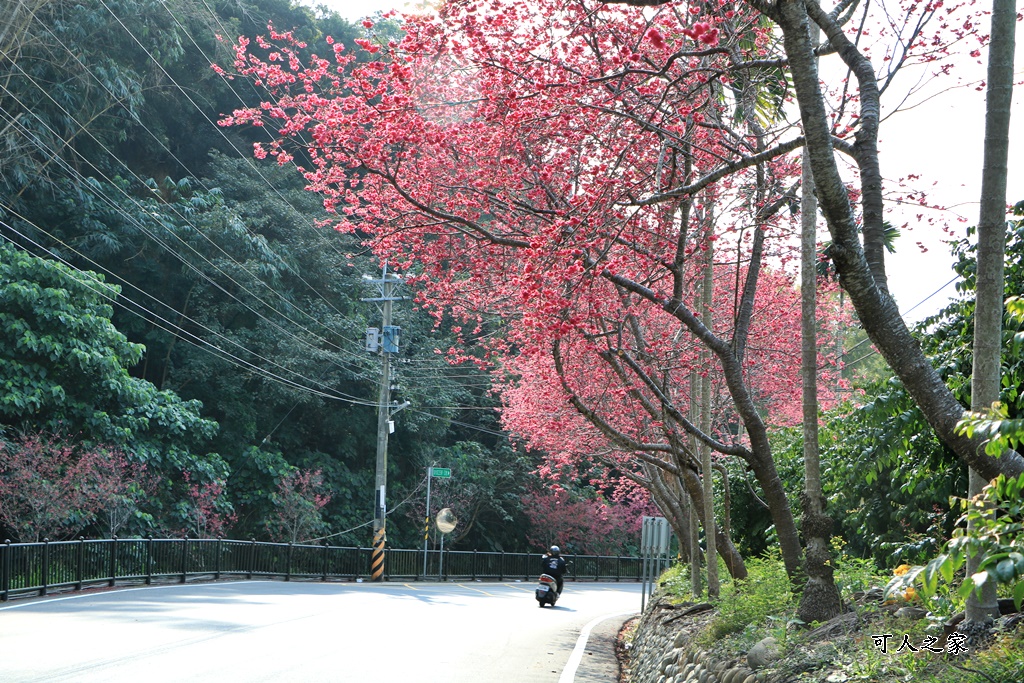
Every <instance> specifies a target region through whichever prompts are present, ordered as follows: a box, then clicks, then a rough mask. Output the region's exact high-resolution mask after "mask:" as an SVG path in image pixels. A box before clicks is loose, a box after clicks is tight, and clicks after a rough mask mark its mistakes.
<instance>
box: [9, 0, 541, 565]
mask: <svg viewBox="0 0 1024 683" xmlns="http://www.w3.org/2000/svg"><path fill="white" fill-rule="evenodd" d="M13 7H14V12H13V14H7V13H5V16H4V17H3V18H2V19H0V24H2V30H0V41H2V44H0V116H2V118H0V140H2V144H3V149H4V154H3V155H2V159H0V235H2V237H3V244H2V245H0V255H2V259H0V269H2V277H0V301H2V306H0V340H2V341H0V346H2V352H0V380H2V386H3V391H2V394H0V423H2V425H3V431H2V438H3V439H4V443H5V460H4V467H3V468H2V470H0V471H4V472H6V473H8V474H5V475H3V477H2V479H3V484H2V496H3V501H4V502H3V503H2V505H0V510H2V511H3V513H4V516H3V517H2V519H3V523H2V527H3V531H2V532H0V536H3V537H4V538H7V537H9V538H12V539H14V540H22V541H28V540H37V539H41V538H44V537H49V538H51V539H59V538H64V537H69V536H77V535H79V534H82V533H84V534H86V535H108V534H110V533H118V534H120V535H122V536H124V535H134V534H156V535H160V534H181V533H187V534H189V535H191V536H196V535H199V536H208V535H215V534H220V535H231V536H233V537H241V538H248V537H249V536H254V537H257V538H273V539H277V540H308V539H312V538H318V537H323V536H329V535H330V536H331V542H333V543H336V544H342V545H366V544H368V542H369V531H368V530H367V529H366V528H365V527H364V525H365V523H366V522H367V521H368V520H369V519H370V518H371V516H372V503H373V466H374V452H375V448H376V438H377V410H376V402H377V393H378V386H379V384H380V362H379V360H378V358H377V357H376V356H375V355H373V354H370V353H367V352H366V351H365V350H364V341H363V336H364V332H365V329H366V328H367V327H371V326H379V325H380V312H379V310H378V309H377V308H376V307H375V306H374V304H372V303H364V302H362V301H361V300H360V299H361V298H363V297H369V296H373V291H372V288H370V287H367V286H365V285H364V283H363V276H364V275H371V276H373V275H376V274H378V273H379V270H380V262H379V261H377V260H376V258H374V257H373V255H372V254H370V253H369V251H368V250H367V249H366V247H365V245H364V244H362V243H361V241H360V239H359V238H358V237H357V236H352V235H341V234H339V233H337V232H335V231H332V230H330V229H329V228H323V227H320V226H319V225H318V224H319V221H321V220H322V219H323V218H324V215H325V214H324V210H323V206H322V201H321V198H320V197H318V196H317V195H315V194H311V193H309V192H305V191H303V181H302V179H301V177H299V176H298V175H297V174H295V173H294V171H292V170H291V169H282V168H278V167H277V166H276V165H273V164H268V163H259V162H255V161H254V160H253V159H252V154H251V151H252V148H253V144H254V142H256V141H259V140H265V139H267V138H266V136H265V135H263V134H262V131H260V130H259V129H253V130H248V131H241V130H238V129H225V128H222V127H220V126H218V125H216V123H217V121H218V120H219V119H220V118H221V117H222V116H224V115H225V114H228V113H230V112H231V111H232V110H233V109H235V108H238V107H241V106H249V105H253V104H255V103H257V102H259V100H260V97H262V94H261V93H260V91H259V90H258V89H256V88H254V87H253V85H252V84H251V83H249V82H246V81H242V80H234V81H233V80H231V79H229V78H226V77H225V76H223V75H220V74H218V73H217V71H216V70H215V69H214V68H212V65H213V64H215V63H230V61H231V59H232V57H233V55H232V52H231V50H230V49H229V45H230V41H231V40H233V39H234V38H235V37H236V36H238V35H241V34H248V35H253V34H255V33H258V32H262V31H266V27H267V25H268V23H271V22H272V23H273V24H275V25H277V26H284V27H288V28H292V29H293V30H294V31H295V35H296V36H298V37H301V38H304V39H306V40H308V41H309V42H310V44H311V45H314V44H320V45H322V44H323V39H324V37H325V36H326V35H331V36H333V37H334V39H335V40H337V41H339V43H344V44H347V45H349V46H352V41H353V39H355V38H356V37H357V36H358V35H359V30H357V28H356V27H353V26H351V25H349V24H348V23H346V22H344V21H343V20H341V19H339V18H338V17H336V16H332V15H330V14H319V13H316V12H313V11H312V10H309V9H306V8H302V7H298V6H295V5H292V4H291V3H290V2H287V1H284V2H282V1H280V0H266V1H264V0H258V1H257V2H242V3H208V2H205V1H204V0H180V1H175V2H169V3H168V2H159V1H156V0H154V1H149V0H141V1H140V2H135V1H134V0H130V1H129V2H106V1H104V0H90V1H87V2H68V1H64V0H52V1H50V0H46V1H38V0H30V1H26V2H17V3H14V5H13ZM225 37H226V38H227V40H228V41H229V42H224V41H222V38H225ZM312 51H313V48H310V49H309V50H308V51H307V53H311V52H312ZM401 293H402V294H404V295H407V296H412V295H414V294H415V292H414V291H405V292H401ZM394 322H395V324H396V325H400V326H401V327H402V331H403V332H402V349H401V353H400V356H399V358H398V361H397V362H396V363H394V365H393V367H395V368H396V370H395V372H394V375H393V383H394V384H396V385H400V389H399V390H398V392H397V394H395V397H397V398H398V399H399V400H408V401H410V402H411V404H412V408H410V409H409V410H406V411H404V412H402V413H401V414H400V415H399V416H398V417H397V418H396V422H397V428H396V430H395V433H394V434H393V435H392V437H391V444H390V456H391V457H390V470H391V471H390V475H391V479H390V482H391V483H390V491H389V494H390V500H391V508H392V509H393V514H392V517H391V519H392V524H391V527H390V530H389V531H390V538H391V542H392V543H393V544H395V545H397V546H399V547H415V546H416V545H417V543H418V542H420V541H421V539H422V528H423V527H422V519H423V512H424V510H423V508H424V503H425V500H424V498H425V489H424V483H425V481H424V479H425V468H426V467H427V466H428V465H431V464H434V465H438V466H444V467H451V468H453V469H454V470H455V473H456V474H455V477H453V479H452V480H451V481H450V482H438V481H435V482H434V490H433V495H434V503H435V504H438V503H439V504H440V505H447V506H450V507H453V508H454V509H455V510H456V511H457V513H458V514H459V515H460V517H461V518H462V525H461V528H460V533H459V534H457V537H456V538H453V539H449V543H452V541H453V540H454V541H455V542H456V543H458V544H459V545H460V546H461V547H479V548H481V549H492V548H494V549H500V548H504V549H507V550H514V549H525V548H526V547H527V545H526V544H527V541H526V535H527V531H528V528H529V525H528V520H527V518H526V516H525V515H524V511H523V503H522V498H523V496H524V495H525V493H526V492H528V491H533V490H534V489H535V488H536V486H535V483H534V481H533V477H532V474H531V473H532V470H533V466H532V465H531V463H530V462H528V461H527V460H526V459H525V456H522V455H518V454H516V453H515V452H514V451H513V450H512V448H511V446H510V445H509V442H508V438H507V436H506V435H505V434H504V433H503V432H502V431H501V429H500V426H499V425H498V422H497V415H496V413H495V411H494V407H495V405H496V399H495V397H493V396H492V395H491V394H490V393H489V386H490V382H489V379H488V376H487V374H486V373H485V372H483V371H481V370H479V369H477V368H476V367H475V366H474V365H472V364H465V365H462V366H457V367H456V366H452V365H450V364H449V363H448V362H447V361H446V360H445V359H444V358H443V357H442V356H440V355H438V350H441V351H447V350H448V349H449V347H451V346H452V345H453V343H454V338H453V336H452V333H451V331H450V324H449V323H448V322H445V321H443V320H442V321H440V323H439V324H435V323H437V322H438V321H435V320H434V319H433V318H431V317H430V316H428V315H427V314H426V313H424V312H423V311H421V310H419V309H418V308H417V307H416V306H414V305H413V304H412V303H411V302H409V303H405V304H398V305H396V306H395V319H394ZM470 353H472V349H470ZM64 450H69V451H70V452H69V455H68V457H67V462H65V463H64V464H63V466H59V467H58V466H57V465H56V464H55V465H53V466H52V467H51V468H50V470H48V471H45V472H40V471H38V468H39V466H40V463H42V462H56V461H57V460H59V458H58V457H57V454H58V453H60V452H63V451H64ZM36 452H38V457H37V458H36V459H35V460H33V458H32V457H30V454H32V453H36ZM87 455H88V457H86V456H87ZM78 463H83V464H81V465H79V464H78ZM88 463H93V464H92V465H89V464H88ZM72 465H74V466H72ZM33 469H34V470H36V471H32V472H31V473H30V472H29V471H27V470H33ZM15 472H16V473H17V476H15V474H14V473H15ZM112 479H113V480H116V481H112ZM75 488H85V489H90V488H91V489H95V491H94V494H93V495H91V496H85V497H78V496H71V495H70V491H71V490H72V489H75ZM65 494H66V495H65ZM436 509H437V508H436V506H435V510H436ZM117 511H119V514H118V515H115V516H116V517H118V519H117V521H115V522H111V518H110V515H112V514H114V513H115V512H117ZM297 511H298V512H303V511H304V512H305V515H304V516H303V515H301V514H300V515H299V518H300V519H303V520H304V521H303V522H302V524H300V525H299V526H300V528H299V529H295V528H294V524H292V525H291V526H289V525H288V524H286V520H287V519H293V518H294V517H295V515H296V514H297ZM285 527H288V528H287V529H286V528H285ZM354 527H363V528H361V529H359V530H356V531H354V532H351V533H342V534H339V532H344V531H346V530H349V529H352V528H354ZM456 547H459V546H456Z"/></svg>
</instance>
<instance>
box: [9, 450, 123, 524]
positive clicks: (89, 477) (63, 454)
mask: <svg viewBox="0 0 1024 683" xmlns="http://www.w3.org/2000/svg"><path fill="white" fill-rule="evenodd" d="M140 476H141V468H140V467H138V466H136V465H133V464H132V463H130V462H129V461H128V459H127V458H126V457H125V455H124V454H123V453H122V452H121V451H119V450H118V449H115V448H107V447H104V446H87V445H83V444H76V443H74V442H71V441H69V440H66V439H63V438H60V437H58V436H54V435H44V434H30V435H26V436H22V437H20V438H17V439H12V440H7V439H3V438H0V522H2V523H3V525H4V526H5V527H7V528H8V529H10V530H11V531H12V532H14V533H15V534H16V535H17V539H18V540H20V541H24V542H38V541H41V540H42V539H44V538H48V539H50V540H65V539H68V538H71V537H73V536H74V535H75V534H77V533H79V532H80V531H82V530H83V529H84V528H86V527H88V526H89V525H91V524H93V523H95V522H97V521H100V517H101V513H104V512H106V511H110V510H112V509H114V508H116V507H117V506H118V505H124V504H125V503H124V501H125V499H126V498H129V499H130V498H132V483H133V482H134V481H135V480H137V479H138V478H139V477H140ZM133 509H134V506H133ZM104 521H109V520H104ZM111 533H116V529H113V530H112V531H111Z"/></svg>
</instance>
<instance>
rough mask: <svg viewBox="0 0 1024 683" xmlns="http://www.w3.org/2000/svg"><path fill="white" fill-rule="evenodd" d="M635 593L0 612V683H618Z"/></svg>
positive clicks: (259, 593)
mask: <svg viewBox="0 0 1024 683" xmlns="http://www.w3.org/2000/svg"><path fill="white" fill-rule="evenodd" d="M639 608H640V586H639V585H638V584H614V583H572V582H567V583H566V589H565V592H564V593H563V595H562V599H561V600H560V601H559V604H558V606H557V607H555V608H553V609H552V608H550V607H545V608H543V609H540V608H538V607H537V603H536V601H535V600H534V599H533V584H532V583H519V582H515V583H480V582H473V583H408V584H402V583H386V584H370V583H327V584H324V583H304V582H281V581H246V582H233V583H206V584H188V585H168V586H154V587H148V588H135V589H120V590H112V591H87V592H84V593H80V594H74V595H70V596H66V597H52V598H46V599H33V600H26V601H23V602H22V601H19V602H18V603H15V604H13V605H11V606H7V607H0V681H2V682H3V683H22V682H28V681H31V682H32V683H37V682H38V683H43V682H45V683H59V682H70V683H101V682H102V683H129V682H131V683H137V682H143V681H144V682H146V683H161V682H167V683H185V682H187V683H214V682H216V683H232V682H238V683H256V682H260V681H268V682H269V681H273V682H275V683H290V682H296V683H300V682H301V683H317V682H325V683H326V682H331V683H341V682H347V681H353V682H358V683H400V682H401V683H433V682H437V683H441V682H444V683H463V682H466V683H469V682H472V683H488V682H492V681H494V682H504V681H510V682H519V681H522V682H525V683H533V682H537V683H540V682H545V683H553V682H557V683H569V682H571V681H575V682H576V683H615V681H616V680H617V679H616V673H617V668H616V666H615V660H614V654H613V650H612V643H613V642H614V634H615V632H616V631H617V630H618V627H619V626H621V624H622V623H623V622H624V621H625V620H626V619H627V618H628V615H629V614H634V613H636V612H638V611H639Z"/></svg>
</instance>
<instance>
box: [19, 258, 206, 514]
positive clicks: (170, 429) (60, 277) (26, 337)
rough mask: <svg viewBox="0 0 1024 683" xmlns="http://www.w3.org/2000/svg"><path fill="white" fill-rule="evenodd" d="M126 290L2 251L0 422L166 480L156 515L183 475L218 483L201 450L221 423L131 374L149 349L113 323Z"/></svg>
mask: <svg viewBox="0 0 1024 683" xmlns="http://www.w3.org/2000/svg"><path fill="white" fill-rule="evenodd" d="M119 291H120V288H119V287H117V286H115V285H110V284H107V283H106V282H104V280H103V278H102V277H101V276H98V275H96V274H94V273H89V272H85V271H75V270H73V269H71V268H69V267H67V266H65V265H63V264H60V263H57V262H53V261H47V260H44V259H40V258H37V257H35V256H32V255H31V254H27V253H25V252H24V251H22V250H20V249H18V248H16V247H13V246H11V245H9V244H0V378H2V381H3V388H4V391H3V395H2V397H0V424H2V425H4V426H6V427H8V428H9V429H14V430H17V431H21V432H26V433H36V432H61V433H65V434H70V435H73V437H74V439H75V440H76V441H81V442H84V443H93V444H107V445H109V446H116V447H119V448H121V449H123V450H124V451H125V453H126V454H127V455H128V456H129V457H130V458H131V460H132V461H133V462H136V463H140V464H143V465H145V466H146V467H147V468H149V470H150V472H151V473H152V474H154V475H155V476H159V477H160V479H161V480H162V483H161V491H162V495H157V496H155V497H154V498H153V499H151V500H150V501H149V504H150V506H151V507H154V508H155V509H157V512H159V509H161V508H162V507H165V506H166V505H167V504H168V499H169V498H171V497H173V495H174V494H173V488H174V486H176V482H179V483H180V473H181V472H182V471H183V470H191V471H195V472H198V473H202V475H203V476H206V477H214V476H215V475H217V474H218V473H220V472H222V471H223V469H224V462H223V461H222V460H221V459H220V457H219V456H218V455H216V454H214V453H206V452H204V451H203V448H204V445H206V444H208V442H209V440H210V439H211V438H212V437H213V436H214V433H215V432H216V429H217V425H216V423H214V422H212V421H210V420H208V419H205V418H203V417H202V416H201V414H200V411H201V405H200V404H199V402H198V401H194V400H193V401H183V400H182V399H181V398H180V397H179V396H178V395H177V394H175V393H174V392H171V391H161V390H158V389H157V388H156V387H155V386H154V385H153V384H152V383H150V382H147V381H145V380H143V379H139V378H136V377H132V376H131V375H130V374H129V372H128V367H129V366H131V365H134V364H136V363H137V362H138V360H139V359H140V357H141V356H142V353H143V351H144V349H143V347H142V346H141V345H139V344H133V343H131V342H129V341H128V340H127V339H126V337H125V336H124V335H123V334H122V333H121V332H119V331H118V330H117V329H116V328H115V327H114V326H113V324H112V323H111V320H110V316H111V313H112V310H113V309H112V303H113V302H114V301H115V300H116V298H117V296H118V295H119Z"/></svg>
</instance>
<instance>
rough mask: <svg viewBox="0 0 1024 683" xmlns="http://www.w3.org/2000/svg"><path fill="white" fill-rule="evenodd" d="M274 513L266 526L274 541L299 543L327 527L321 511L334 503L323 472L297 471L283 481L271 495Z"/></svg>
mask: <svg viewBox="0 0 1024 683" xmlns="http://www.w3.org/2000/svg"><path fill="white" fill-rule="evenodd" d="M271 501H272V502H273V504H274V513H273V516H272V517H271V519H270V520H268V522H267V529H268V531H270V533H271V535H272V537H273V538H274V539H275V540H279V541H289V542H291V543H298V542H299V541H302V540H305V539H306V538H307V537H308V536H310V535H312V534H315V533H318V532H319V531H321V530H322V529H323V528H324V527H325V523H324V520H323V515H322V513H321V510H322V509H323V507H324V506H325V505H327V503H329V502H330V501H331V495H330V494H329V493H327V492H326V490H325V487H324V476H323V472H321V471H320V470H296V471H295V472H292V473H290V474H288V475H286V476H284V477H282V478H281V481H280V482H279V483H278V485H277V492H276V493H273V494H271Z"/></svg>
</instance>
